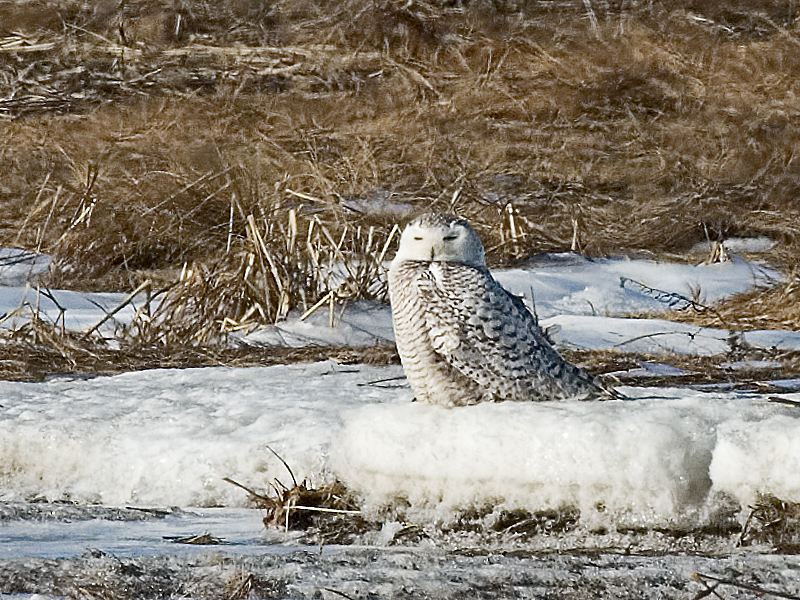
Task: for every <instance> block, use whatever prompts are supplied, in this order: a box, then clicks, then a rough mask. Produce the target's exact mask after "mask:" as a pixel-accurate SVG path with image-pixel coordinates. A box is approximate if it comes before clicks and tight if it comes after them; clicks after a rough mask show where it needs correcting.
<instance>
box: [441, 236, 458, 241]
mask: <svg viewBox="0 0 800 600" xmlns="http://www.w3.org/2000/svg"><path fill="white" fill-rule="evenodd" d="M456 238H458V236H457V235H446V236H444V237H443V238H442V239H443V240H454V239H456Z"/></svg>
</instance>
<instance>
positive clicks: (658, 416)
mask: <svg viewBox="0 0 800 600" xmlns="http://www.w3.org/2000/svg"><path fill="white" fill-rule="evenodd" d="M398 378H399V379H398ZM401 378H402V371H401V370H400V368H399V367H388V368H376V367H364V366H352V367H351V366H346V367H343V366H338V365H336V364H334V363H331V362H325V363H317V364H313V365H292V366H277V367H266V368H250V369H226V368H208V369H186V370H163V371H148V372H142V373H129V374H126V375H120V376H116V377H98V378H95V379H90V380H82V379H74V380H70V379H54V380H51V381H48V382H44V383H36V384H31V383H10V382H0V405H2V408H0V500H23V499H29V498H32V497H36V496H44V497H46V498H48V499H51V500H54V499H59V498H62V497H67V498H70V499H72V500H75V501H78V502H81V503H90V502H99V503H103V504H110V505H127V504H135V505H156V506H170V505H177V506H183V507H187V506H198V505H200V506H216V505H222V506H229V507H237V506H244V505H245V504H246V494H245V493H244V492H243V491H242V490H240V489H238V488H236V487H234V486H231V485H230V484H227V483H225V482H223V481H222V478H223V477H230V478H232V479H234V480H236V481H239V482H240V483H243V484H245V485H248V486H251V487H254V488H256V489H261V490H266V489H268V486H269V484H270V483H271V482H272V481H273V480H274V479H275V478H277V479H280V480H281V481H282V482H284V483H287V484H288V483H289V482H290V481H291V478H290V476H289V474H288V473H287V472H286V469H285V467H284V466H283V465H282V464H281V463H280V461H279V460H278V459H277V458H276V457H275V456H274V455H273V454H272V453H271V452H270V450H269V448H268V447H270V448H273V449H274V450H275V451H277V452H278V453H279V454H280V455H281V456H282V457H283V458H284V459H285V460H286V461H287V462H288V463H289V465H290V466H291V468H292V470H293V471H294V474H295V476H296V477H297V479H298V480H301V479H302V478H304V477H309V478H311V480H312V481H320V480H322V479H325V478H330V477H332V476H334V475H335V476H337V477H339V478H341V479H342V480H343V481H344V482H345V483H346V484H348V485H349V486H351V487H353V488H355V489H357V490H359V491H360V492H361V493H362V494H363V495H364V498H365V499H366V500H367V502H368V503H369V504H371V505H379V504H381V503H385V502H395V501H399V500H401V501H403V502H410V503H411V505H412V507H413V508H414V509H419V510H420V511H421V512H420V514H429V513H430V511H432V513H431V514H434V516H432V517H431V518H441V517H442V515H445V514H449V513H450V512H451V511H452V510H453V509H458V508H464V507H471V506H479V507H481V506H485V505H487V504H501V505H502V506H504V507H507V508H527V509H530V510H540V509H546V508H558V507H563V506H566V505H569V506H575V507H578V508H580V509H581V511H582V517H581V518H582V520H583V521H584V522H593V521H600V522H602V523H607V522H608V521H611V522H622V521H624V522H626V523H631V522H632V523H636V524H663V523H665V522H670V523H672V522H675V521H676V520H681V519H687V518H689V519H702V518H703V515H704V514H707V513H708V511H711V510H713V508H714V506H713V504H714V502H715V501H716V500H715V498H716V497H717V492H725V493H726V494H728V495H730V496H732V497H733V498H735V499H737V500H738V501H739V502H740V503H741V505H742V506H746V505H747V503H749V502H751V501H752V498H753V496H754V494H755V493H756V492H768V493H773V494H775V495H776V496H778V497H780V498H782V499H785V500H793V501H800V441H799V440H800V410H798V409H797V408H795V407H793V406H786V405H779V404H774V403H770V402H767V401H766V400H765V399H764V398H763V397H761V396H758V395H753V394H750V395H747V394H735V393H714V394H705V393H702V392H697V391H691V390H680V389H666V390H665V389H626V390H625V392H626V393H628V394H630V395H636V396H638V398H637V399H634V400H631V401H624V402H623V401H614V402H584V403H520V404H514V403H500V404H481V405H477V406H472V407H464V408H457V409H444V408H441V407H436V406H429V405H425V404H419V403H412V402H411V397H412V393H411V391H410V390H409V389H408V388H407V387H405V386H403V381H402V379H401ZM787 397H789V398H795V399H797V398H800V394H793V395H792V394H790V395H787ZM435 515H438V516H435Z"/></svg>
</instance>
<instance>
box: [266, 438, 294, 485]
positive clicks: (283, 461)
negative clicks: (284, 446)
mask: <svg viewBox="0 0 800 600" xmlns="http://www.w3.org/2000/svg"><path fill="white" fill-rule="evenodd" d="M267 450H269V451H270V452H272V453H273V454H274V455H275V456H276V457H277V458H278V460H279V461H281V462H282V463H283V466H284V467H286V470H287V471H289V476H290V477H291V478H292V483H293V484H294V487H297V479H295V476H294V473H293V472H292V468H291V467H290V466H289V463H287V462H286V461H285V460H283V457H282V456H281V455H280V454H278V453H277V452H275V450H273V449H272V448H271V447H270V446H267Z"/></svg>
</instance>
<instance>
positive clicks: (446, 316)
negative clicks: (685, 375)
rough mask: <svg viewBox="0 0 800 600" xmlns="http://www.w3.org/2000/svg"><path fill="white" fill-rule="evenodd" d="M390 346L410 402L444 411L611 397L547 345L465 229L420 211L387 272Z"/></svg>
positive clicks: (453, 220)
mask: <svg viewBox="0 0 800 600" xmlns="http://www.w3.org/2000/svg"><path fill="white" fill-rule="evenodd" d="M389 293H390V300H391V304H392V318H393V323H394V329H395V339H396V342H397V349H398V352H399V354H400V358H401V361H402V363H403V368H404V370H405V373H406V377H407V378H408V380H409V382H410V384H411V387H412V388H413V390H414V394H415V396H416V399H417V400H419V401H421V402H429V403H432V404H440V405H445V406H463V405H467V404H475V403H478V402H487V401H488V402H497V401H503V400H516V401H530V400H533V401H537V400H567V399H581V400H586V399H596V398H610V397H615V396H616V393H615V392H613V390H610V389H608V388H605V387H603V386H602V384H600V383H599V382H598V381H597V380H596V379H594V378H593V377H592V376H591V375H589V374H588V373H586V372H585V371H584V370H582V369H580V368H578V367H576V366H575V365H572V364H570V363H568V362H567V361H565V360H564V359H563V358H561V356H560V355H559V354H558V352H556V350H555V349H554V348H553V347H552V346H551V345H550V343H549V341H548V340H547V338H546V337H545V335H544V333H543V332H542V331H541V329H540V328H539V326H538V325H537V323H536V321H535V320H534V318H533V316H532V315H531V314H530V312H529V311H528V310H527V308H526V307H525V305H524V303H523V302H522V300H521V299H519V298H517V297H515V296H512V295H511V294H509V293H508V292H507V291H506V290H505V289H504V288H503V287H502V286H501V285H500V284H499V283H497V281H495V279H494V278H493V277H492V275H491V273H490V272H489V270H488V269H487V268H486V265H485V262H484V259H483V246H482V245H481V243H480V240H479V239H478V237H477V234H475V232H474V230H473V229H472V227H470V225H469V224H468V223H467V222H466V221H464V220H463V219H460V218H458V217H454V216H451V215H441V214H433V215H425V216H423V217H420V218H418V219H417V220H415V221H413V222H412V223H410V224H409V225H408V227H407V228H406V229H405V231H404V232H403V235H402V237H401V240H400V248H399V249H398V252H397V256H396V258H395V260H394V261H393V263H392V266H391V269H390V271H389Z"/></svg>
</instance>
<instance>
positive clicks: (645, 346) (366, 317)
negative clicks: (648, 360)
mask: <svg viewBox="0 0 800 600" xmlns="http://www.w3.org/2000/svg"><path fill="white" fill-rule="evenodd" d="M493 274H494V276H495V277H496V278H497V280H498V281H500V283H502V284H503V286H504V287H506V289H508V290H509V291H511V292H512V293H514V294H518V295H520V296H524V297H525V298H526V300H527V301H528V302H529V303H530V298H531V292H532V291H533V296H534V304H535V309H536V314H537V315H538V317H539V318H540V320H541V325H542V326H543V327H545V328H549V329H550V330H551V332H552V334H553V336H552V337H553V338H554V341H555V343H556V344H557V345H559V346H561V347H570V348H583V349H609V348H615V349H619V350H622V351H626V352H649V353H656V354H658V353H673V352H674V353H680V354H702V355H713V354H721V353H725V352H727V351H728V350H730V348H731V345H730V342H729V338H730V336H731V332H730V331H728V330H725V329H715V328H708V327H703V328H701V327H696V326H692V325H687V324H683V323H675V322H672V321H666V320H663V319H655V318H621V317H623V316H625V315H630V314H641V313H652V314H653V315H655V314H657V313H659V312H663V311H665V310H668V309H670V308H676V307H677V308H685V307H686V306H687V303H688V302H689V300H690V299H693V298H694V297H697V301H699V302H701V303H706V304H709V303H713V302H715V301H717V300H719V299H721V298H723V297H725V296H729V295H731V294H736V293H740V292H744V291H746V290H748V289H749V288H751V287H752V286H765V285H770V284H771V283H774V282H776V281H779V280H780V275H779V274H778V273H776V272H774V271H771V270H769V269H766V268H764V267H761V266H758V265H756V264H753V263H749V262H746V261H743V260H741V259H739V258H738V257H735V256H734V259H733V260H731V261H728V262H724V263H718V264H712V265H688V264H663V263H656V262H654V261H650V260H641V259H637V260H633V259H627V258H621V259H620V258H617V259H598V260H590V259H587V258H584V257H581V256H578V255H575V254H556V255H546V256H543V257H539V258H538V259H536V260H535V261H532V262H531V264H530V265H528V266H527V267H526V268H523V269H510V270H498V271H495V272H494V273H493ZM621 281H625V282H626V283H625V285H624V286H623V285H621ZM631 282H632V283H631ZM648 288H650V289H648ZM676 294H677V295H679V297H676V296H675V295H676ZM299 316H300V315H299V313H292V314H290V315H289V318H288V319H287V320H286V321H284V322H281V323H278V324H277V325H273V326H269V327H267V328H265V329H263V330H260V331H256V332H254V333H250V334H249V335H247V336H243V337H241V338H240V340H241V342H243V343H251V344H273V345H286V346H305V345H309V344H326V345H347V346H369V345H371V344H375V343H390V342H392V341H393V340H394V337H393V333H392V324H391V322H392V315H391V310H390V309H389V307H388V306H386V305H383V304H379V303H375V302H351V303H349V304H347V305H345V306H344V307H343V308H337V310H336V312H335V314H334V323H335V327H334V328H331V327H330V316H329V312H328V310H327V309H326V308H324V307H323V308H322V309H320V310H317V311H316V312H314V313H313V314H312V315H311V316H310V317H308V318H306V319H305V320H304V321H299V320H298V317H299ZM744 340H745V341H746V342H747V343H748V344H751V345H753V346H758V347H763V348H773V347H774V348H778V349H781V350H797V349H800V332H790V331H753V332H747V333H746V334H745V336H744Z"/></svg>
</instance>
